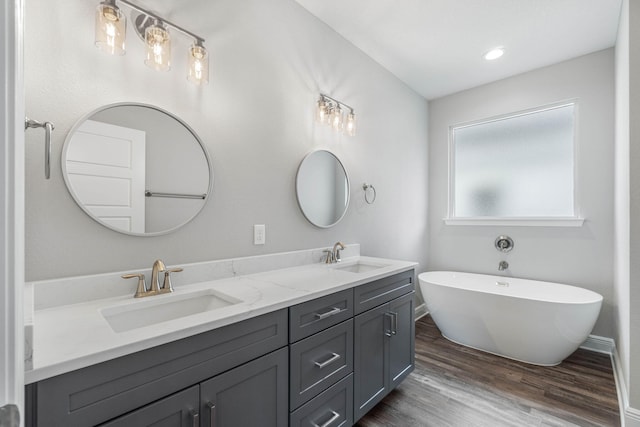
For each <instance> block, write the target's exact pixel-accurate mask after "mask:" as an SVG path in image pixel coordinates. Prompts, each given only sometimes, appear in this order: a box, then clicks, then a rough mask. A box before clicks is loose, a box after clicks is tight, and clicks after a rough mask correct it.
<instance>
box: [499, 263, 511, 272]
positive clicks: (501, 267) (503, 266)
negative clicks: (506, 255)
mask: <svg viewBox="0 0 640 427" xmlns="http://www.w3.org/2000/svg"><path fill="white" fill-rule="evenodd" d="M507 268H509V263H508V262H507V261H500V264H498V271H505V270H506V269H507Z"/></svg>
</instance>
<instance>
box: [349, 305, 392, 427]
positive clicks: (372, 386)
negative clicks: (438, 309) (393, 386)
mask: <svg viewBox="0 0 640 427" xmlns="http://www.w3.org/2000/svg"><path fill="white" fill-rule="evenodd" d="M388 311H389V304H384V305H382V306H380V307H378V308H375V309H373V310H369V311H366V312H364V313H362V314H360V315H358V316H356V317H355V322H354V339H355V342H354V360H353V379H354V384H353V393H354V401H353V407H354V411H353V412H354V416H353V420H354V422H355V421H357V420H359V419H360V417H362V416H363V415H364V414H366V413H367V412H368V411H369V410H370V409H371V408H373V407H374V406H375V404H376V403H378V402H379V401H380V400H382V398H383V397H384V396H385V394H386V391H387V389H388V381H389V376H388V375H387V374H386V373H387V372H388V371H389V369H388V361H389V346H388V345H387V339H388V336H387V335H390V334H391V329H390V327H391V319H390V316H389V315H388Z"/></svg>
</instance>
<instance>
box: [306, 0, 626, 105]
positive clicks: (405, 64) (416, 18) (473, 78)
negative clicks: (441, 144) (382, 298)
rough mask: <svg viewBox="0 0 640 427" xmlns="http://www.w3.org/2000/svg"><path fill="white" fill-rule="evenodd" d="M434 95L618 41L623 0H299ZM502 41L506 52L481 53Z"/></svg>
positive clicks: (422, 90) (419, 88) (430, 96)
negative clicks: (495, 54)
mask: <svg viewBox="0 0 640 427" xmlns="http://www.w3.org/2000/svg"><path fill="white" fill-rule="evenodd" d="M296 1H297V2H298V3H299V4H300V5H302V6H303V7H304V8H306V9H307V10H309V11H310V12H311V13H312V14H313V15H315V16H317V17H318V18H319V19H320V20H322V21H324V22H325V23H327V25H329V26H330V27H331V28H333V29H334V30H335V31H337V32H338V33H339V34H341V35H342V36H343V37H344V38H346V39H347V40H349V41H350V42H352V43H353V44H354V45H356V46H357V47H358V48H360V49H361V50H362V51H364V52H365V53H366V54H368V55H369V56H370V57H371V58H373V59H374V60H375V61H377V62H378V63H379V64H381V65H382V66H383V67H385V68H386V69H388V70H389V71H391V72H392V73H393V74H395V75H396V76H397V77H398V78H399V79H401V80H402V81H404V82H405V83H406V84H407V85H408V86H410V87H411V88H413V89H414V90H415V91H416V92H418V93H420V94H421V95H423V96H424V97H425V98H427V99H434V98H438V97H441V96H444V95H448V94H451V93H454V92H458V91H461V90H464V89H468V88H471V87H475V86H478V85H481V84H484V83H488V82H491V81H495V80H499V79H502V78H505V77H508V76H512V75H515V74H519V73H523V72H525V71H529V70H533V69H536V68H540V67H543V66H546V65H550V64H554V63H557V62H560V61H564V60H567V59H570V58H575V57H577V56H580V55H584V54H587V53H590V52H595V51H598V50H601V49H605V48H608V47H611V46H614V45H615V42H616V33H617V28H618V18H619V15H620V6H621V0H296ZM495 46H504V47H505V48H506V53H505V55H504V56H503V57H502V58H500V59H497V60H495V61H491V62H488V61H485V60H484V59H483V58H482V54H483V53H485V52H486V51H488V50H489V49H491V48H493V47H495Z"/></svg>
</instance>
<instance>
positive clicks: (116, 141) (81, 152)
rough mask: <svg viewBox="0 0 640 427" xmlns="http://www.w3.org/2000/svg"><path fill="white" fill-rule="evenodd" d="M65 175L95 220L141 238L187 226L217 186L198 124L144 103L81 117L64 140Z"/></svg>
mask: <svg viewBox="0 0 640 427" xmlns="http://www.w3.org/2000/svg"><path fill="white" fill-rule="evenodd" d="M62 172H63V176H64V180H65V183H66V184H67V188H68V189H69V192H70V193H71V195H72V196H73V198H74V199H75V201H76V202H77V203H78V205H79V206H80V207H81V208H82V209H83V210H84V211H85V212H86V213H87V214H88V215H89V216H90V217H91V218H93V219H94V220H96V221H98V222H99V223H100V224H102V225H104V226H105V227H108V228H110V229H112V230H115V231H118V232H121V233H125V234H129V235H134V236H156V235H160V234H166V233H169V232H171V231H173V230H175V229H177V228H179V227H180V226H182V225H184V224H186V223H187V222H189V221H190V220H191V219H193V218H194V217H195V216H196V215H197V214H198V213H199V212H200V210H202V208H203V207H204V205H205V202H206V200H207V198H208V196H209V193H210V192H211V187H212V185H213V173H212V171H211V162H210V160H209V156H208V154H207V152H206V150H205V148H204V145H203V144H202V141H201V140H200V138H199V137H198V136H197V135H196V133H195V132H194V131H193V129H191V128H190V127H189V126H188V125H187V124H186V123H185V122H183V121H182V120H180V119H179V118H177V117H176V116H174V115H173V114H170V113H168V112H166V111H164V110H162V109H160V108H157V107H154V106H151V105H145V104H137V103H121V104H112V105H107V106H104V107H101V108H99V109H97V110H95V111H93V112H91V113H89V114H88V115H87V116H85V117H84V118H82V119H81V120H80V121H78V123H76V125H75V126H74V127H73V129H71V131H70V132H69V135H68V136H67V139H66V140H65V143H64V147H63V150H62Z"/></svg>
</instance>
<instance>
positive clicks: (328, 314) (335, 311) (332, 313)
mask: <svg viewBox="0 0 640 427" xmlns="http://www.w3.org/2000/svg"><path fill="white" fill-rule="evenodd" d="M341 311H342V309H341V308H340V307H331V310H329V311H327V312H326V313H322V314H320V313H315V315H316V317H317V318H318V320H322V319H326V318H327V317H331V316H335V315H336V314H338V313H340V312H341Z"/></svg>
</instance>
